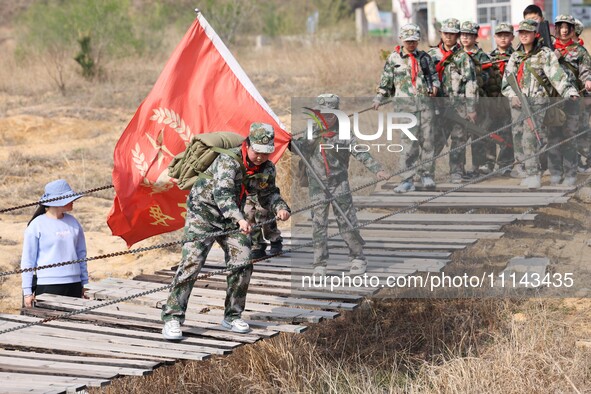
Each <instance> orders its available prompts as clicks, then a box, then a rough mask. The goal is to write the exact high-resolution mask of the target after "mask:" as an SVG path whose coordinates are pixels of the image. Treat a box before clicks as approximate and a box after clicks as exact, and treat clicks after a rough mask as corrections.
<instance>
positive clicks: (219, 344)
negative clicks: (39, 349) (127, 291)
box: [0, 314, 241, 354]
mask: <svg viewBox="0 0 591 394" xmlns="http://www.w3.org/2000/svg"><path fill="white" fill-rule="evenodd" d="M0 319H2V320H7V321H14V322H31V321H37V320H38V319H36V318H33V317H29V316H15V315H6V314H0ZM45 324H46V325H47V326H48V327H58V328H65V329H71V330H72V331H73V334H74V335H79V333H80V332H82V333H84V335H86V334H87V333H95V334H107V335H117V336H119V337H125V338H130V339H146V340H158V341H160V340H161V339H162V334H161V333H152V332H146V331H136V330H129V329H127V330H126V329H121V328H113V327H101V326H94V325H90V324H81V323H73V322H63V321H52V322H49V323H45ZM183 344H184V345H196V346H203V347H204V348H207V349H209V348H210V347H211V348H212V349H213V348H221V349H228V350H227V352H226V353H224V352H221V351H218V350H215V351H214V353H212V354H227V353H229V350H231V349H233V348H235V347H237V346H240V345H241V344H240V343H239V342H229V341H221V340H214V339H207V338H187V339H185V340H184V341H183ZM208 352H209V350H208Z"/></svg>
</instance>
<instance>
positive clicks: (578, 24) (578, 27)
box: [575, 19, 585, 36]
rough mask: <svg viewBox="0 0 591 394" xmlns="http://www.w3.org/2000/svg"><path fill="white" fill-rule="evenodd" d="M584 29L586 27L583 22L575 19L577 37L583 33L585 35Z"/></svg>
mask: <svg viewBox="0 0 591 394" xmlns="http://www.w3.org/2000/svg"><path fill="white" fill-rule="evenodd" d="M584 28H585V25H583V22H581V21H580V20H578V19H575V34H576V35H577V36H580V35H581V33H583V29H584Z"/></svg>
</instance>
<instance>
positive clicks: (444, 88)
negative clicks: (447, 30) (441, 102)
mask: <svg viewBox="0 0 591 394" xmlns="http://www.w3.org/2000/svg"><path fill="white" fill-rule="evenodd" d="M442 46H443V43H440V44H439V45H438V46H437V47H435V48H431V49H429V51H428V54H429V55H430V56H431V58H433V61H434V62H435V65H436V67H443V73H442V78H441V92H442V94H441V95H442V96H444V97H460V98H470V99H471V100H470V101H469V102H468V107H467V110H468V112H474V111H475V109H474V106H475V99H478V83H477V79H476V70H475V66H474V62H473V61H472V59H471V58H470V56H469V55H468V54H467V53H466V52H464V51H462V50H461V48H460V46H459V45H455V46H454V47H453V48H452V52H453V54H452V55H451V56H450V57H448V58H447V59H446V60H445V64H439V63H440V62H441V61H442V59H443V58H444V56H445V55H444V53H443V50H442V49H441V47H442Z"/></svg>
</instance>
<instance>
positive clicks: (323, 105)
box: [316, 93, 341, 109]
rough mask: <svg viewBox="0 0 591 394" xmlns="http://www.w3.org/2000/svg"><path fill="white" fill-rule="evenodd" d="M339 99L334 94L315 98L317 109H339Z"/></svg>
mask: <svg viewBox="0 0 591 394" xmlns="http://www.w3.org/2000/svg"><path fill="white" fill-rule="evenodd" d="M340 101H341V99H340V98H339V96H337V95H336V94H332V93H325V94H321V95H320V96H318V97H316V103H317V104H318V107H317V108H318V109H339V103H340Z"/></svg>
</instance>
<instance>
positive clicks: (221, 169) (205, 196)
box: [191, 148, 289, 222]
mask: <svg viewBox="0 0 591 394" xmlns="http://www.w3.org/2000/svg"><path fill="white" fill-rule="evenodd" d="M230 151H232V152H234V153H235V154H236V155H237V156H238V157H239V158H240V159H241V160H242V151H241V148H232V149H230ZM256 174H262V175H259V176H256V177H249V176H248V175H247V179H246V181H244V182H243V179H244V175H243V173H242V167H241V165H240V163H239V162H237V161H236V159H234V158H233V157H231V156H229V155H226V154H223V153H221V154H220V155H219V156H218V157H217V158H216V159H215V160H214V161H213V163H212V164H211V166H210V167H209V168H208V169H207V171H206V172H205V176H202V177H199V178H198V179H197V181H196V182H195V184H194V185H193V189H195V188H197V190H193V191H194V192H195V193H193V191H192V192H191V195H194V196H197V199H198V201H196V202H194V206H196V207H198V208H199V209H207V210H209V211H210V212H213V213H214V214H215V216H217V217H220V218H223V219H226V220H234V221H236V222H237V221H239V220H242V219H244V215H243V214H242V208H243V207H244V202H245V200H246V194H245V193H242V186H243V185H244V188H245V191H246V192H247V193H248V194H256V195H257V197H258V201H259V203H260V204H261V206H262V207H263V208H265V209H269V210H271V211H272V212H277V211H279V210H281V209H285V210H289V206H288V205H287V203H286V202H285V201H284V200H283V198H281V195H280V192H279V188H278V187H277V186H276V184H275V177H276V170H275V165H274V164H273V162H271V161H267V162H265V163H263V164H261V165H260V166H259V170H258V171H257V173H256Z"/></svg>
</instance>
